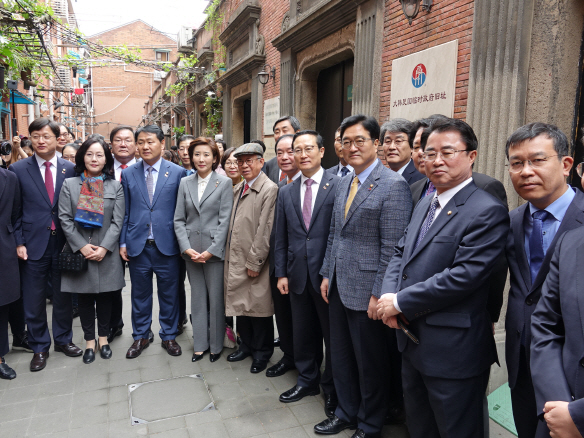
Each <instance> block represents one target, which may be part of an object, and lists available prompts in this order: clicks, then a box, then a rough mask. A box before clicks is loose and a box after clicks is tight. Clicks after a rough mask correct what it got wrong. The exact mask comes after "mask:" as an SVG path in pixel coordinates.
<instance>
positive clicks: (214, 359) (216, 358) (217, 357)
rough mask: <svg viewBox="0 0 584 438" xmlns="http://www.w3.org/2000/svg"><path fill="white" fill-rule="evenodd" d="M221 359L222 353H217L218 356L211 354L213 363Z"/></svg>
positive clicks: (210, 358)
mask: <svg viewBox="0 0 584 438" xmlns="http://www.w3.org/2000/svg"><path fill="white" fill-rule="evenodd" d="M220 357H221V353H217V354H214V353H211V354H209V360H210V361H211V362H217V361H218V360H219V358H220Z"/></svg>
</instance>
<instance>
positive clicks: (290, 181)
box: [286, 171, 302, 184]
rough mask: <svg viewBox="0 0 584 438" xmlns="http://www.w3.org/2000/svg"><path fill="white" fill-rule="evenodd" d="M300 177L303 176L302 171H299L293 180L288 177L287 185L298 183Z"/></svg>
mask: <svg viewBox="0 0 584 438" xmlns="http://www.w3.org/2000/svg"><path fill="white" fill-rule="evenodd" d="M300 175H302V172H300V171H298V173H296V175H294V176H293V177H292V179H290V178H288V175H286V184H291V183H292V182H294V181H296V180H297V179H298V178H300Z"/></svg>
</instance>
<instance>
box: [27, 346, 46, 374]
mask: <svg viewBox="0 0 584 438" xmlns="http://www.w3.org/2000/svg"><path fill="white" fill-rule="evenodd" d="M48 358H49V352H48V351H41V352H40V353H35V354H34V356H33V357H32V360H31V361H30V370H31V371H33V372H34V371H40V370H43V369H45V367H46V366H47V359H48Z"/></svg>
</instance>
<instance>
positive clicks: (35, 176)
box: [28, 155, 52, 207]
mask: <svg viewBox="0 0 584 438" xmlns="http://www.w3.org/2000/svg"><path fill="white" fill-rule="evenodd" d="M28 173H29V175H30V177H31V179H32V180H33V181H34V183H35V184H36V186H37V188H38V189H39V192H41V195H42V197H43V198H44V199H45V201H46V202H47V204H49V205H50V206H51V207H52V205H51V200H50V199H49V194H48V193H47V188H46V187H45V182H44V181H43V177H42V175H41V170H40V169H39V166H38V163H37V160H36V157H35V156H34V155H33V156H32V157H30V158H29V161H28Z"/></svg>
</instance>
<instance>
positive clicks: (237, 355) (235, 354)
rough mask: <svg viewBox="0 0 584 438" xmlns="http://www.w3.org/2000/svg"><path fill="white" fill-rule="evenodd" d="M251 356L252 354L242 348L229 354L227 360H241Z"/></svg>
mask: <svg viewBox="0 0 584 438" xmlns="http://www.w3.org/2000/svg"><path fill="white" fill-rule="evenodd" d="M249 356H251V354H249V353H244V352H243V351H241V350H237V351H234V352H233V353H231V354H230V355H229V356H227V362H239V361H240V360H243V359H245V358H246V357H249Z"/></svg>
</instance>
